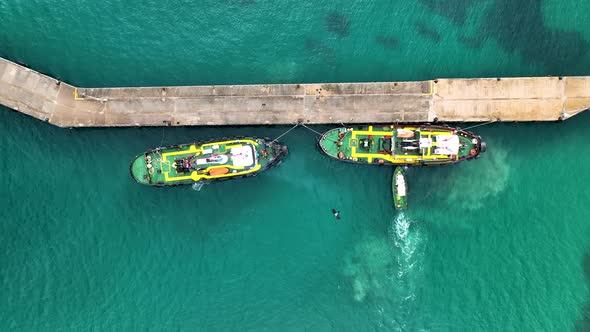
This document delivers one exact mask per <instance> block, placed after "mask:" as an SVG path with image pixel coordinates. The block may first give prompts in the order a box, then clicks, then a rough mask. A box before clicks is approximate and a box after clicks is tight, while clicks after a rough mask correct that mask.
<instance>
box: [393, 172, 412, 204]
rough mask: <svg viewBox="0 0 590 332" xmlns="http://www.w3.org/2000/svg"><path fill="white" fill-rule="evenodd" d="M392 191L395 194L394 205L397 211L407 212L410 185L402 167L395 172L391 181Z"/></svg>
mask: <svg viewBox="0 0 590 332" xmlns="http://www.w3.org/2000/svg"><path fill="white" fill-rule="evenodd" d="M391 190H392V192H393V205H394V206H395V209H396V210H405V209H407V208H408V183H407V182H406V176H405V174H404V170H403V169H402V167H401V166H398V167H396V168H395V171H393V179H392V180H391Z"/></svg>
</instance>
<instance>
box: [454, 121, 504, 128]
mask: <svg viewBox="0 0 590 332" xmlns="http://www.w3.org/2000/svg"><path fill="white" fill-rule="evenodd" d="M498 121H500V120H493V121H490V122H486V123H480V124H477V125H475V126H471V127H467V128H460V129H461V130H469V129H471V128H476V127H480V126H485V125H489V124H490V123H494V122H498Z"/></svg>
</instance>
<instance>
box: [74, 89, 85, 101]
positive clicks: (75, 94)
mask: <svg viewBox="0 0 590 332" xmlns="http://www.w3.org/2000/svg"><path fill="white" fill-rule="evenodd" d="M74 100H84V98H80V97H79V96H78V88H74Z"/></svg>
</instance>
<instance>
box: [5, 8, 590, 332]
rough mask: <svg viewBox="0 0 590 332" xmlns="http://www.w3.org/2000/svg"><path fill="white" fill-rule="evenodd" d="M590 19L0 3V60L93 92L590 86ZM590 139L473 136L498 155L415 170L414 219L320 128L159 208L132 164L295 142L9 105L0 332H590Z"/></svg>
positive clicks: (540, 14) (538, 128) (531, 127)
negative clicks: (182, 149)
mask: <svg viewBox="0 0 590 332" xmlns="http://www.w3.org/2000/svg"><path fill="white" fill-rule="evenodd" d="M589 11H590V2H588V1H573V0H569V1H558V0H545V1H538V0H523V1H514V0H494V1H492V0H484V1H475V0H450V1H434V0H418V1H389V0H373V1H368V0H359V1H346V2H336V1H324V2H320V1H307V0H298V1H294V0H280V1H279V0H275V1H261V0H201V1H188V0H178V1H169V2H167V1H153V0H144V1H138V0H128V1H83V0H77V1H46V0H44V1H42V0H29V1H23V0H4V1H0V13H1V14H2V19H1V20H0V56H2V57H5V58H8V59H10V60H12V61H18V62H22V63H25V64H27V65H29V66H31V68H34V69H35V70H39V71H41V72H44V73H47V74H48V75H51V76H54V77H58V78H60V79H62V80H64V81H66V82H68V83H71V84H74V85H78V86H84V87H107V86H143V85H156V86H157V85H196V84H238V83H239V84H253V83H282V82H293V83H296V82H345V81H402V80H424V79H433V78H441V77H482V76H485V77H497V76H533V75H540V76H544V75H554V76H558V75H590V52H589V50H590V48H589V47H590V24H589V23H590V18H589V16H588V15H587V14H588V12H589ZM457 125H458V126H461V125H462V124H457ZM462 126H467V125H466V124H465V125H462ZM589 126H590V113H588V114H584V113H582V114H580V115H578V116H576V117H574V118H572V119H570V120H567V121H565V122H561V123H522V124H515V123H496V124H492V125H486V126H481V127H478V128H474V129H473V131H474V132H476V133H477V134H480V135H482V137H484V139H485V141H486V142H487V145H488V151H487V152H486V153H484V154H482V156H481V158H480V159H478V160H475V161H470V162H464V163H461V164H457V165H453V166H445V167H438V168H436V167H432V168H413V169H410V170H408V173H407V175H408V181H409V186H410V187H409V188H410V200H409V204H410V209H409V210H408V211H405V212H403V213H399V212H396V211H394V210H393V207H392V204H393V203H392V197H391V182H390V181H391V175H392V169H391V168H388V167H378V166H375V167H372V166H364V167H363V166H361V165H351V164H346V163H340V162H338V161H336V160H332V159H329V158H327V157H325V156H323V155H322V154H321V153H320V152H319V150H318V149H317V148H316V146H315V143H316V136H315V134H313V133H311V132H310V131H307V130H306V129H305V128H297V129H296V130H293V131H292V132H290V133H289V134H288V135H286V136H285V137H284V138H283V139H282V141H283V142H284V143H286V144H287V145H288V146H289V150H290V155H289V157H288V158H287V159H286V160H285V161H284V162H283V164H282V165H280V166H279V167H277V168H274V169H271V170H269V171H268V172H265V173H262V174H260V175H259V176H257V177H255V178H247V179H238V180H234V181H225V182H220V183H214V184H210V185H206V186H204V187H203V188H201V190H194V189H193V188H192V187H190V186H188V187H175V188H164V189H162V188H150V187H144V186H140V185H138V184H136V183H134V182H133V180H132V179H131V177H130V176H129V170H128V166H129V162H130V161H131V159H132V158H133V157H134V156H136V155H137V154H139V153H141V152H142V151H145V150H146V149H148V148H151V147H154V146H159V145H162V144H163V145H166V144H176V143H186V142H191V141H195V140H200V139H211V138H216V137H223V136H229V135H247V136H250V135H255V136H269V137H277V136H279V135H281V134H282V133H283V132H285V131H286V130H287V129H289V127H281V126H278V127H274V126H270V127H208V128H198V127H193V128H189V127H180V128H171V127H165V128H111V129H62V128H57V127H53V126H51V125H49V124H47V123H44V122H41V121H38V120H35V119H33V118H31V117H28V116H26V115H23V114H20V113H17V112H12V111H10V110H8V109H1V110H0V146H1V148H2V151H3V157H2V158H0V171H1V174H0V204H1V206H0V294H1V295H0V308H1V310H0V331H148V330H149V331H574V330H579V331H588V330H590V293H589V289H588V286H589V283H590V205H589V204H588V203H589V201H590V189H589V185H590V172H589V171H588V170H589V166H588V165H589V164H590V155H589V154H588V153H587V151H588V141H589V139H590V134H589V132H588V128H589ZM329 128H331V126H315V127H313V129H314V130H317V131H324V130H327V129H329ZM332 208H335V209H337V210H339V211H341V216H342V218H341V220H339V221H337V220H336V219H335V218H334V217H333V216H332V214H331V209H332Z"/></svg>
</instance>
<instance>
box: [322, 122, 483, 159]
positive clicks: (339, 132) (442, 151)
mask: <svg viewBox="0 0 590 332" xmlns="http://www.w3.org/2000/svg"><path fill="white" fill-rule="evenodd" d="M318 145H319V147H320V149H321V150H322V151H323V152H324V153H325V154H326V155H328V156H330V157H332V158H334V159H338V160H341V161H346V162H350V163H357V164H372V165H398V166H401V165H405V166H417V165H422V166H430V165H444V164H453V163H457V162H459V161H463V160H471V159H475V158H478V157H479V155H480V153H482V152H484V151H485V150H486V144H485V142H483V141H482V140H481V137H479V136H476V135H474V134H472V133H470V132H467V131H463V130H460V129H454V128H451V127H446V126H435V125H421V126H417V125H390V126H386V125H380V126H359V127H342V128H335V129H332V130H329V131H327V132H326V133H324V134H323V135H322V136H321V138H320V140H319V142H318Z"/></svg>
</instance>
